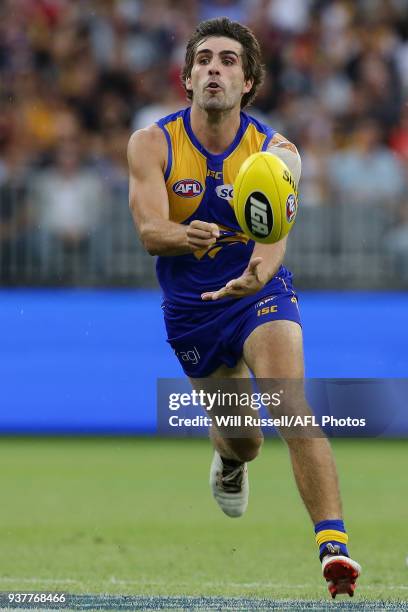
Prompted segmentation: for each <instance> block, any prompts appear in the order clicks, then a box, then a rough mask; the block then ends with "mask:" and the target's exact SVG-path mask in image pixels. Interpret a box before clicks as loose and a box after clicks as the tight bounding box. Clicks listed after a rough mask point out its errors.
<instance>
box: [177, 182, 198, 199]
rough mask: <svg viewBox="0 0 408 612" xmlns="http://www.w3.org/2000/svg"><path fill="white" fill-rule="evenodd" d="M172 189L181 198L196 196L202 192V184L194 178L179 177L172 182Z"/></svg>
mask: <svg viewBox="0 0 408 612" xmlns="http://www.w3.org/2000/svg"><path fill="white" fill-rule="evenodd" d="M173 191H174V193H176V194H177V195H179V196H181V197H182V198H196V197H197V196H199V195H200V194H201V193H202V192H203V186H202V184H201V183H200V182H199V181H196V180H195V179H181V181H177V183H174V185H173Z"/></svg>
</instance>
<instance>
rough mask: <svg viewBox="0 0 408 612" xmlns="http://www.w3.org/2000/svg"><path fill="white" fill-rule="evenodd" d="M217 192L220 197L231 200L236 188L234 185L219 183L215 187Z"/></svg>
mask: <svg viewBox="0 0 408 612" xmlns="http://www.w3.org/2000/svg"><path fill="white" fill-rule="evenodd" d="M215 193H216V194H217V196H218V197H219V198H221V199H223V200H228V201H230V200H232V198H233V196H234V188H233V186H232V185H218V187H216V188H215Z"/></svg>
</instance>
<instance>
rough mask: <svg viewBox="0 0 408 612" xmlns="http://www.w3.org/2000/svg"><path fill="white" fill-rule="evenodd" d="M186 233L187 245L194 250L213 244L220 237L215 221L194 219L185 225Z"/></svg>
mask: <svg viewBox="0 0 408 612" xmlns="http://www.w3.org/2000/svg"><path fill="white" fill-rule="evenodd" d="M186 235H187V243H188V245H189V246H190V247H191V248H192V249H193V250H194V251H195V250H198V249H207V248H208V247H210V246H212V245H213V244H215V243H216V241H217V238H219V237H220V230H219V227H218V225H217V224H216V223H207V221H199V220H198V219H195V220H194V221H191V223H190V225H188V226H187V229H186Z"/></svg>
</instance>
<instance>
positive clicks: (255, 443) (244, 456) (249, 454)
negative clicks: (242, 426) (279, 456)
mask: <svg viewBox="0 0 408 612" xmlns="http://www.w3.org/2000/svg"><path fill="white" fill-rule="evenodd" d="M234 442H235V443H234V448H233V451H234V454H235V456H236V458H237V461H242V462H248V461H253V460H254V459H255V458H256V457H257V456H258V455H259V452H260V450H261V446H262V443H263V437H262V436H256V437H254V438H244V439H237V440H234Z"/></svg>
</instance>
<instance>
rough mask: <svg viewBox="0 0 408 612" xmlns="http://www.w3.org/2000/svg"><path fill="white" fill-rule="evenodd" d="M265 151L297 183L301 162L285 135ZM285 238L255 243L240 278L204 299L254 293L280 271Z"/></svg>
mask: <svg viewBox="0 0 408 612" xmlns="http://www.w3.org/2000/svg"><path fill="white" fill-rule="evenodd" d="M268 152H269V153H272V154H273V155H276V156H277V157H279V159H281V160H282V161H283V162H284V163H285V164H286V165H287V167H288V168H289V170H290V172H291V174H292V176H293V178H294V179H295V181H296V183H298V182H299V179H300V173H301V160H300V155H299V153H298V150H297V149H296V147H295V145H294V144H292V143H291V142H289V141H288V140H286V138H285V137H284V136H282V135H281V134H278V133H276V134H275V135H274V136H273V138H272V140H271V142H270V144H269V146H268ZM287 239H288V237H287V236H285V238H282V240H279V242H275V243H274V244H261V243H259V242H258V243H256V244H255V247H254V250H253V252H252V256H251V259H250V261H249V264H248V266H247V268H246V269H245V270H244V272H243V274H242V275H241V276H240V277H239V278H234V279H232V280H230V281H229V282H228V283H227V284H226V285H225V286H224V287H222V288H221V289H219V290H218V291H210V292H207V293H203V294H202V296H201V298H202V299H203V300H207V301H208V300H219V299H221V298H225V297H235V298H240V297H244V296H246V295H252V294H254V293H257V292H258V291H259V290H260V289H262V287H263V286H264V285H265V284H266V283H267V282H268V281H270V280H271V278H273V277H274V276H275V274H276V273H277V271H278V270H279V267H280V265H281V264H282V262H283V258H284V256H285V251H286V244H287Z"/></svg>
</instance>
